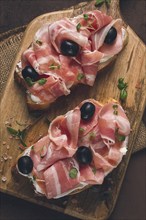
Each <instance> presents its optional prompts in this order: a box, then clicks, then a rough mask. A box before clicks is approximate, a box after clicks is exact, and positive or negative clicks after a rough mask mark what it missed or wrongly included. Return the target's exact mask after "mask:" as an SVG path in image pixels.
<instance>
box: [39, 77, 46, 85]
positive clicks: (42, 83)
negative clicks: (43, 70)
mask: <svg viewBox="0 0 146 220" xmlns="http://www.w3.org/2000/svg"><path fill="white" fill-rule="evenodd" d="M46 82H47V80H46V79H45V78H42V79H39V80H38V84H39V85H44V84H45V83H46Z"/></svg>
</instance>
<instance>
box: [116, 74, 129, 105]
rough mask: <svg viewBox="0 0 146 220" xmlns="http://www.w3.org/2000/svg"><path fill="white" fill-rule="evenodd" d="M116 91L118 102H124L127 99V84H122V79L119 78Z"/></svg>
mask: <svg viewBox="0 0 146 220" xmlns="http://www.w3.org/2000/svg"><path fill="white" fill-rule="evenodd" d="M117 87H118V89H119V90H120V100H121V101H125V100H126V98H127V95H128V93H127V87H128V83H125V82H124V78H120V79H119V80H118V85H117Z"/></svg>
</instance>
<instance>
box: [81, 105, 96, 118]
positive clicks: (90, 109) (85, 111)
mask: <svg viewBox="0 0 146 220" xmlns="http://www.w3.org/2000/svg"><path fill="white" fill-rule="evenodd" d="M80 111H81V119H82V120H85V121H87V120H89V119H91V118H92V116H93V115H94V112H95V105H94V104H92V103H91V102H85V103H84V104H83V105H82V107H81V108H80Z"/></svg>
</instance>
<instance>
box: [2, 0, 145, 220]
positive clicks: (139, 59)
mask: <svg viewBox="0 0 146 220" xmlns="http://www.w3.org/2000/svg"><path fill="white" fill-rule="evenodd" d="M77 10H78V9H77ZM102 10H107V9H106V8H105V7H104V8H102ZM75 13H76V11H75ZM75 13H74V12H73V10H68V11H62V12H59V13H57V12H55V13H49V14H46V15H42V16H40V17H39V18H36V19H35V20H34V21H32V22H31V24H30V25H29V26H28V28H27V30H26V33H25V36H24V39H23V41H22V44H21V47H20V50H19V52H18V54H17V57H16V59H15V62H14V65H13V67H12V71H11V73H10V76H9V80H8V82H7V86H6V89H5V93H4V96H3V98H2V101H1V106H2V110H1V115H2V116H3V117H2V118H1V131H2V134H3V138H2V140H1V146H2V149H1V153H2V155H4V154H5V151H6V147H5V143H4V142H5V140H8V141H7V144H8V145H10V146H11V148H10V149H9V155H10V156H11V157H12V160H11V161H6V162H4V161H3V162H2V163H1V170H2V175H3V176H6V178H7V181H6V182H1V191H3V192H7V193H9V194H12V195H14V196H17V197H19V198H23V199H25V200H28V201H31V202H34V203H37V204H40V205H43V206H46V207H49V208H52V209H55V210H57V211H61V212H64V213H67V214H69V215H72V216H76V217H79V218H81V219H106V218H107V217H108V216H109V215H110V213H111V212H112V210H113V208H114V205H115V202H116V199H117V196H118V193H119V190H120V186H121V184H122V180H123V178H124V174H125V171H126V167H127V165H128V162H129V158H130V155H131V152H132V148H133V146H134V142H135V139H136V135H137V131H138V128H139V124H140V121H141V118H142V115H143V112H144V107H145V96H146V94H145V91H146V88H145V66H144V61H145V60H144V57H145V46H144V44H143V43H142V41H141V40H140V39H139V38H138V37H137V35H136V34H135V33H134V32H133V30H132V29H131V28H130V27H129V26H127V30H128V33H129V41H128V44H127V46H126V47H125V49H124V50H123V51H122V52H121V53H120V54H119V55H118V58H117V60H116V62H115V64H114V65H113V66H112V67H111V68H110V69H108V70H106V71H104V72H102V73H101V74H100V75H98V76H97V79H96V82H95V84H94V87H92V88H89V87H88V86H78V87H76V89H74V90H73V91H72V94H71V95H69V96H68V97H61V98H59V99H58V100H57V102H56V103H55V104H53V105H52V106H51V108H50V109H49V112H48V115H49V116H48V118H49V119H50V120H52V119H53V118H54V117H55V116H57V115H60V114H63V113H65V112H66V111H68V110H69V109H72V108H74V107H75V106H76V105H77V104H78V103H79V102H80V101H82V100H83V99H86V98H89V97H92V98H95V99H97V100H99V101H103V100H107V99H108V98H109V97H112V98H115V99H119V91H118V89H117V81H118V79H119V78H120V77H123V78H125V81H126V82H128V97H127V100H126V103H125V104H124V108H125V109H126V112H127V115H128V118H129V120H130V123H131V127H132V132H131V135H130V139H129V145H128V153H127V155H126V157H125V158H124V160H123V162H122V163H121V165H120V166H119V167H118V168H117V169H116V170H115V171H114V172H112V174H111V175H110V178H108V179H107V180H106V181H107V182H108V181H109V179H112V181H113V182H114V184H112V186H111V187H112V190H111V193H110V194H109V195H108V196H107V197H106V198H101V199H99V195H100V193H101V192H102V191H103V190H104V189H105V185H106V183H107V182H105V183H104V185H103V186H102V187H101V188H94V187H92V188H91V189H89V190H86V191H84V192H82V193H79V194H77V195H74V196H71V197H67V198H66V197H65V198H63V199H59V200H55V201H54V200H50V201H48V200H46V199H45V198H38V197H36V196H35V195H34V193H33V190H32V188H31V185H30V183H29V182H28V180H26V179H22V178H19V177H18V176H17V177H16V179H15V176H14V175H12V174H11V166H12V164H13V163H15V159H16V157H17V155H19V154H20V150H19V149H18V148H17V147H15V146H18V140H15V139H10V137H9V134H8V133H7V132H6V126H5V122H6V121H12V123H13V124H14V125H15V128H19V125H18V124H17V123H16V121H19V122H25V123H26V124H29V123H33V122H34V121H35V120H36V119H35V118H34V117H33V116H30V115H29V113H28V111H27V108H26V104H25V102H23V101H22V100H23V97H24V93H23V92H22V91H21V90H20V88H19V86H18V85H17V84H16V83H15V82H14V80H13V74H14V70H15V67H16V63H17V62H18V61H19V59H20V55H21V53H22V51H23V50H24V49H25V48H27V47H28V46H29V44H30V42H31V40H32V37H33V35H34V33H35V32H36V30H37V29H38V28H39V27H40V25H42V23H44V22H48V21H49V22H51V21H54V20H58V19H60V18H62V17H64V16H71V15H72V14H75ZM107 13H110V14H111V15H112V16H113V17H115V18H116V17H119V16H120V13H119V4H118V1H115V0H113V1H112V4H111V9H108V11H107ZM137 85H138V86H137ZM12 91H13V92H12ZM79 94H81V95H80V96H79ZM18 112H19V114H18ZM40 126H42V129H43V132H46V129H47V126H46V124H45V122H44V119H42V120H39V121H38V122H37V123H35V125H34V126H33V127H31V131H32V137H33V139H34V136H35V135H34V134H37V135H42V132H41V133H40ZM38 128H39V130H38ZM32 137H31V138H32ZM27 138H28V139H27V141H30V136H29V137H27ZM108 185H110V184H109V182H108Z"/></svg>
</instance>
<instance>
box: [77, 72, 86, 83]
mask: <svg viewBox="0 0 146 220" xmlns="http://www.w3.org/2000/svg"><path fill="white" fill-rule="evenodd" d="M84 77H85V76H84V74H83V73H79V74H78V75H77V80H78V81H80V80H82V79H83V78H84Z"/></svg>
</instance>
